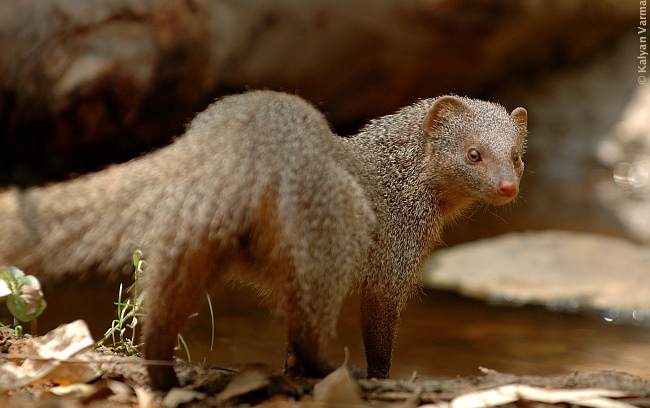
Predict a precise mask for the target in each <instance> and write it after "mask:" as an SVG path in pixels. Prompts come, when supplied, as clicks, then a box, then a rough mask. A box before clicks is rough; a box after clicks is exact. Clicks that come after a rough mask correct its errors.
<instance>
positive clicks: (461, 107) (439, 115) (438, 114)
mask: <svg viewBox="0 0 650 408" xmlns="http://www.w3.org/2000/svg"><path fill="white" fill-rule="evenodd" d="M463 113H468V114H469V113H471V109H470V107H469V106H467V104H466V103H465V102H463V100H462V99H460V98H459V97H457V96H452V95H446V96H442V97H440V98H438V99H436V100H435V101H434V102H433V105H431V107H430V108H429V112H427V115H426V116H425V117H424V122H422V130H424V133H427V134H430V133H431V132H432V130H433V129H435V128H436V126H438V125H439V124H440V123H444V122H445V121H447V120H448V119H449V118H452V117H457V116H458V115H462V114H463Z"/></svg>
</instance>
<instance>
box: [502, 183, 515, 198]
mask: <svg viewBox="0 0 650 408" xmlns="http://www.w3.org/2000/svg"><path fill="white" fill-rule="evenodd" d="M498 192H499V195H501V196H504V197H512V196H514V195H515V194H517V185H516V184H515V183H513V182H512V181H500V182H499V189H498Z"/></svg>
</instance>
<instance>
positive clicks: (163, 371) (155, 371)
mask: <svg viewBox="0 0 650 408" xmlns="http://www.w3.org/2000/svg"><path fill="white" fill-rule="evenodd" d="M149 379H150V381H151V388H152V389H153V390H156V391H169V390H170V389H172V388H174V387H180V384H179V382H178V377H176V372H175V371H174V367H172V366H167V365H165V366H157V365H150V366H149Z"/></svg>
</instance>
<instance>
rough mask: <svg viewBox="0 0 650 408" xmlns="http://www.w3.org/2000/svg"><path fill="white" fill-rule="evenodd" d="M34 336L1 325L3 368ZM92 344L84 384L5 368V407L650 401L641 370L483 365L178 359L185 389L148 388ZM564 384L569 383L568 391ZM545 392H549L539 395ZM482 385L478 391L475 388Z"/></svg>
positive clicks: (1, 402) (466, 406) (141, 373)
mask: <svg viewBox="0 0 650 408" xmlns="http://www.w3.org/2000/svg"><path fill="white" fill-rule="evenodd" d="M34 341H35V340H34V338H31V337H30V336H28V335H26V336H25V337H24V338H22V339H17V338H16V337H14V336H12V335H11V334H9V333H8V332H7V331H6V330H4V329H1V330H0V351H1V352H2V353H3V355H2V356H0V358H2V360H0V361H1V364H0V369H2V368H3V366H4V368H8V366H9V365H12V364H15V365H16V367H19V366H20V365H23V364H27V363H26V362H27V361H29V359H28V358H25V357H27V356H29V355H30V347H31V343H33V342H34ZM86 351H89V352H90V354H91V357H90V359H89V360H90V361H88V360H86V359H81V358H74V357H73V358H70V359H68V360H69V362H70V363H72V364H71V366H84V367H86V366H93V369H94V370H95V371H96V373H97V374H96V375H94V376H93V377H94V378H92V379H91V380H89V381H87V382H85V383H79V382H75V380H74V379H73V378H75V375H74V374H69V373H68V372H66V374H59V375H58V377H57V378H58V379H57V380H52V379H51V378H54V377H49V379H48V377H45V378H42V379H40V380H35V381H33V382H31V383H30V384H28V385H24V386H21V387H18V388H15V389H9V388H8V385H7V384H9V381H8V380H7V377H6V374H0V406H3V407H66V408H67V407H81V406H90V407H108V406H110V407H132V406H140V407H145V406H165V407H176V406H187V407H217V406H224V407H236V406H257V405H259V406H262V407H290V406H291V407H321V406H337V407H364V406H384V407H396V408H397V407H399V408H407V407H416V406H419V405H428V406H429V407H450V408H470V407H488V406H506V407H542V406H594V407H616V408H625V407H633V406H638V407H650V383H649V382H648V381H646V380H644V379H642V378H640V377H637V376H634V375H630V374H627V373H623V372H616V371H599V372H589V373H587V372H584V373H583V372H576V373H573V374H570V375H565V376H561V377H538V376H520V375H512V374H504V373H499V372H496V371H494V370H489V369H482V371H483V374H482V375H480V376H469V377H459V378H456V379H449V380H433V379H427V378H421V377H418V376H417V375H414V376H413V378H411V379H410V380H408V381H403V380H400V381H393V380H386V381H377V380H355V379H352V378H350V376H349V374H348V371H347V369H345V368H341V369H339V370H336V371H335V372H334V373H332V374H331V375H330V376H328V377H326V378H325V379H321V380H317V379H302V378H291V377H286V376H282V375H279V373H277V372H274V370H273V369H272V368H270V367H268V366H265V365H261V364H258V365H249V366H246V367H244V368H243V369H241V370H240V371H237V370H231V369H226V368H218V367H211V368H203V367H199V366H197V365H192V364H187V363H183V362H180V361H179V362H177V363H176V371H177V373H178V376H179V380H180V382H181V384H182V389H178V390H174V391H173V392H170V393H169V394H166V395H165V394H163V393H153V392H151V391H150V390H149V389H148V387H147V375H146V368H145V364H144V361H143V360H142V359H140V358H136V357H123V356H117V355H109V354H106V353H107V352H106V350H105V349H104V350H95V349H92V348H89V349H88V350H86ZM82 360H83V361H82ZM66 378H67V381H66ZM538 387H541V389H540V388H538ZM486 390H489V391H486ZM565 390H569V391H568V393H567V392H565ZM577 390H590V391H588V392H591V393H594V392H595V393H596V394H594V395H595V396H592V397H590V399H588V400H585V399H584V398H585V397H584V396H578V397H576V395H577V394H576V393H577V392H579V391H577ZM604 390H605V391H604ZM481 391H484V392H481ZM540 391H541V392H543V395H542V396H537V394H538V393H539V392H540ZM477 392H479V393H478V394H476V393H477ZM473 393H474V394H473ZM513 393H514V394H513ZM508 395H509V396H508ZM513 395H514V397H513ZM495 396H496V398H495ZM504 396H505V397H504ZM575 398H578V399H577V400H576V399H575ZM580 398H583V399H582V400H581V399H580Z"/></svg>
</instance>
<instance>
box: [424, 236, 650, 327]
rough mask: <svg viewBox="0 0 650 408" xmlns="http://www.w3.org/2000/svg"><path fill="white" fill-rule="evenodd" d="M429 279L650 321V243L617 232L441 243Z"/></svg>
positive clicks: (482, 293) (485, 295)
mask: <svg viewBox="0 0 650 408" xmlns="http://www.w3.org/2000/svg"><path fill="white" fill-rule="evenodd" d="M423 280H424V284H425V285H426V286H429V287H432V288H437V289H446V290H455V291H458V292H460V293H462V294H464V295H466V296H470V297H474V298H479V299H487V300H492V301H500V302H505V303H516V304H525V303H535V304H543V305H546V306H548V307H549V308H551V309H560V310H569V311H577V310H579V309H596V310H599V311H603V312H604V315H605V318H608V319H620V320H629V319H632V320H635V321H638V322H641V323H648V324H650V249H649V248H648V247H645V246H642V245H639V244H635V243H633V242H631V241H628V240H626V239H622V238H617V237H610V236H605V235H599V234H589V233H575V232H566V231H535V232H532V231H531V232H513V233H508V234H504V235H501V236H499V237H496V238H488V239H483V240H479V241H475V242H471V243H466V244H461V245H457V246H454V247H451V248H446V249H441V250H438V251H437V252H435V253H434V255H433V257H432V258H431V260H430V261H429V262H428V263H427V265H426V267H425V271H424V273H423Z"/></svg>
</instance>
